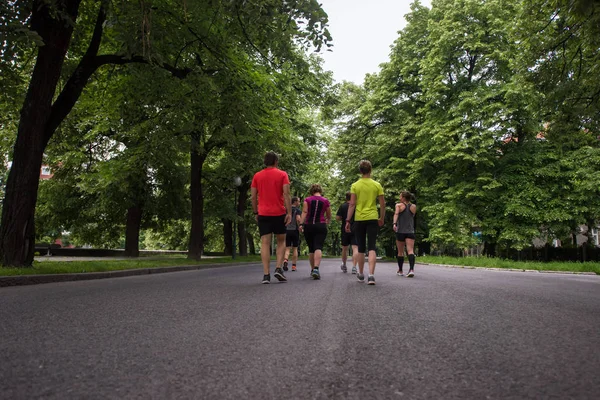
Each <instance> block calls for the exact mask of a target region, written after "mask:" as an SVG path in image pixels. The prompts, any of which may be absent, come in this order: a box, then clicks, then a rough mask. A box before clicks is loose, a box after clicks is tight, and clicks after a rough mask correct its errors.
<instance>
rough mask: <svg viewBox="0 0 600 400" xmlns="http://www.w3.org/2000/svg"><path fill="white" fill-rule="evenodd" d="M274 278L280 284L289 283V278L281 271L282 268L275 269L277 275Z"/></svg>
mask: <svg viewBox="0 0 600 400" xmlns="http://www.w3.org/2000/svg"><path fill="white" fill-rule="evenodd" d="M273 276H274V277H275V278H277V279H278V280H279V281H280V282H285V281H287V278H286V277H285V275H284V274H283V271H282V270H281V268H275V273H274V274H273Z"/></svg>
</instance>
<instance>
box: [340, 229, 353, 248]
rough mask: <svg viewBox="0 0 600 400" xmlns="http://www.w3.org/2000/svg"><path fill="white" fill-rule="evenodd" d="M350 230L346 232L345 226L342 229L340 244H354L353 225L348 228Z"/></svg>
mask: <svg viewBox="0 0 600 400" xmlns="http://www.w3.org/2000/svg"><path fill="white" fill-rule="evenodd" d="M350 230H351V232H346V227H344V228H343V229H342V246H343V247H346V246H350V245H352V246H356V236H355V235H354V226H352V227H351V228H350Z"/></svg>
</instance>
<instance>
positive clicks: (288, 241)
mask: <svg viewBox="0 0 600 400" xmlns="http://www.w3.org/2000/svg"><path fill="white" fill-rule="evenodd" d="M299 245H300V233H299V232H298V231H297V230H296V229H294V230H293V231H287V232H286V233H285V247H298V246H299Z"/></svg>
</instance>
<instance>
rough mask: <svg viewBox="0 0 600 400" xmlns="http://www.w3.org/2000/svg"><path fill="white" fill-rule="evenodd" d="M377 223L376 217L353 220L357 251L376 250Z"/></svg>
mask: <svg viewBox="0 0 600 400" xmlns="http://www.w3.org/2000/svg"><path fill="white" fill-rule="evenodd" d="M378 233H379V224H378V223H377V220H376V219H372V220H368V221H354V235H355V236H356V244H357V245H358V252H359V253H366V252H367V250H368V251H371V250H373V251H375V250H377V234H378Z"/></svg>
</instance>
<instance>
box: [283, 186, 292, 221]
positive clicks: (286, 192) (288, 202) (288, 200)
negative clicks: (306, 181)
mask: <svg viewBox="0 0 600 400" xmlns="http://www.w3.org/2000/svg"><path fill="white" fill-rule="evenodd" d="M283 201H284V203H285V209H286V210H287V214H286V215H285V224H286V225H289V224H290V223H291V222H292V197H291V196H290V184H289V183H287V184H285V185H283Z"/></svg>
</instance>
